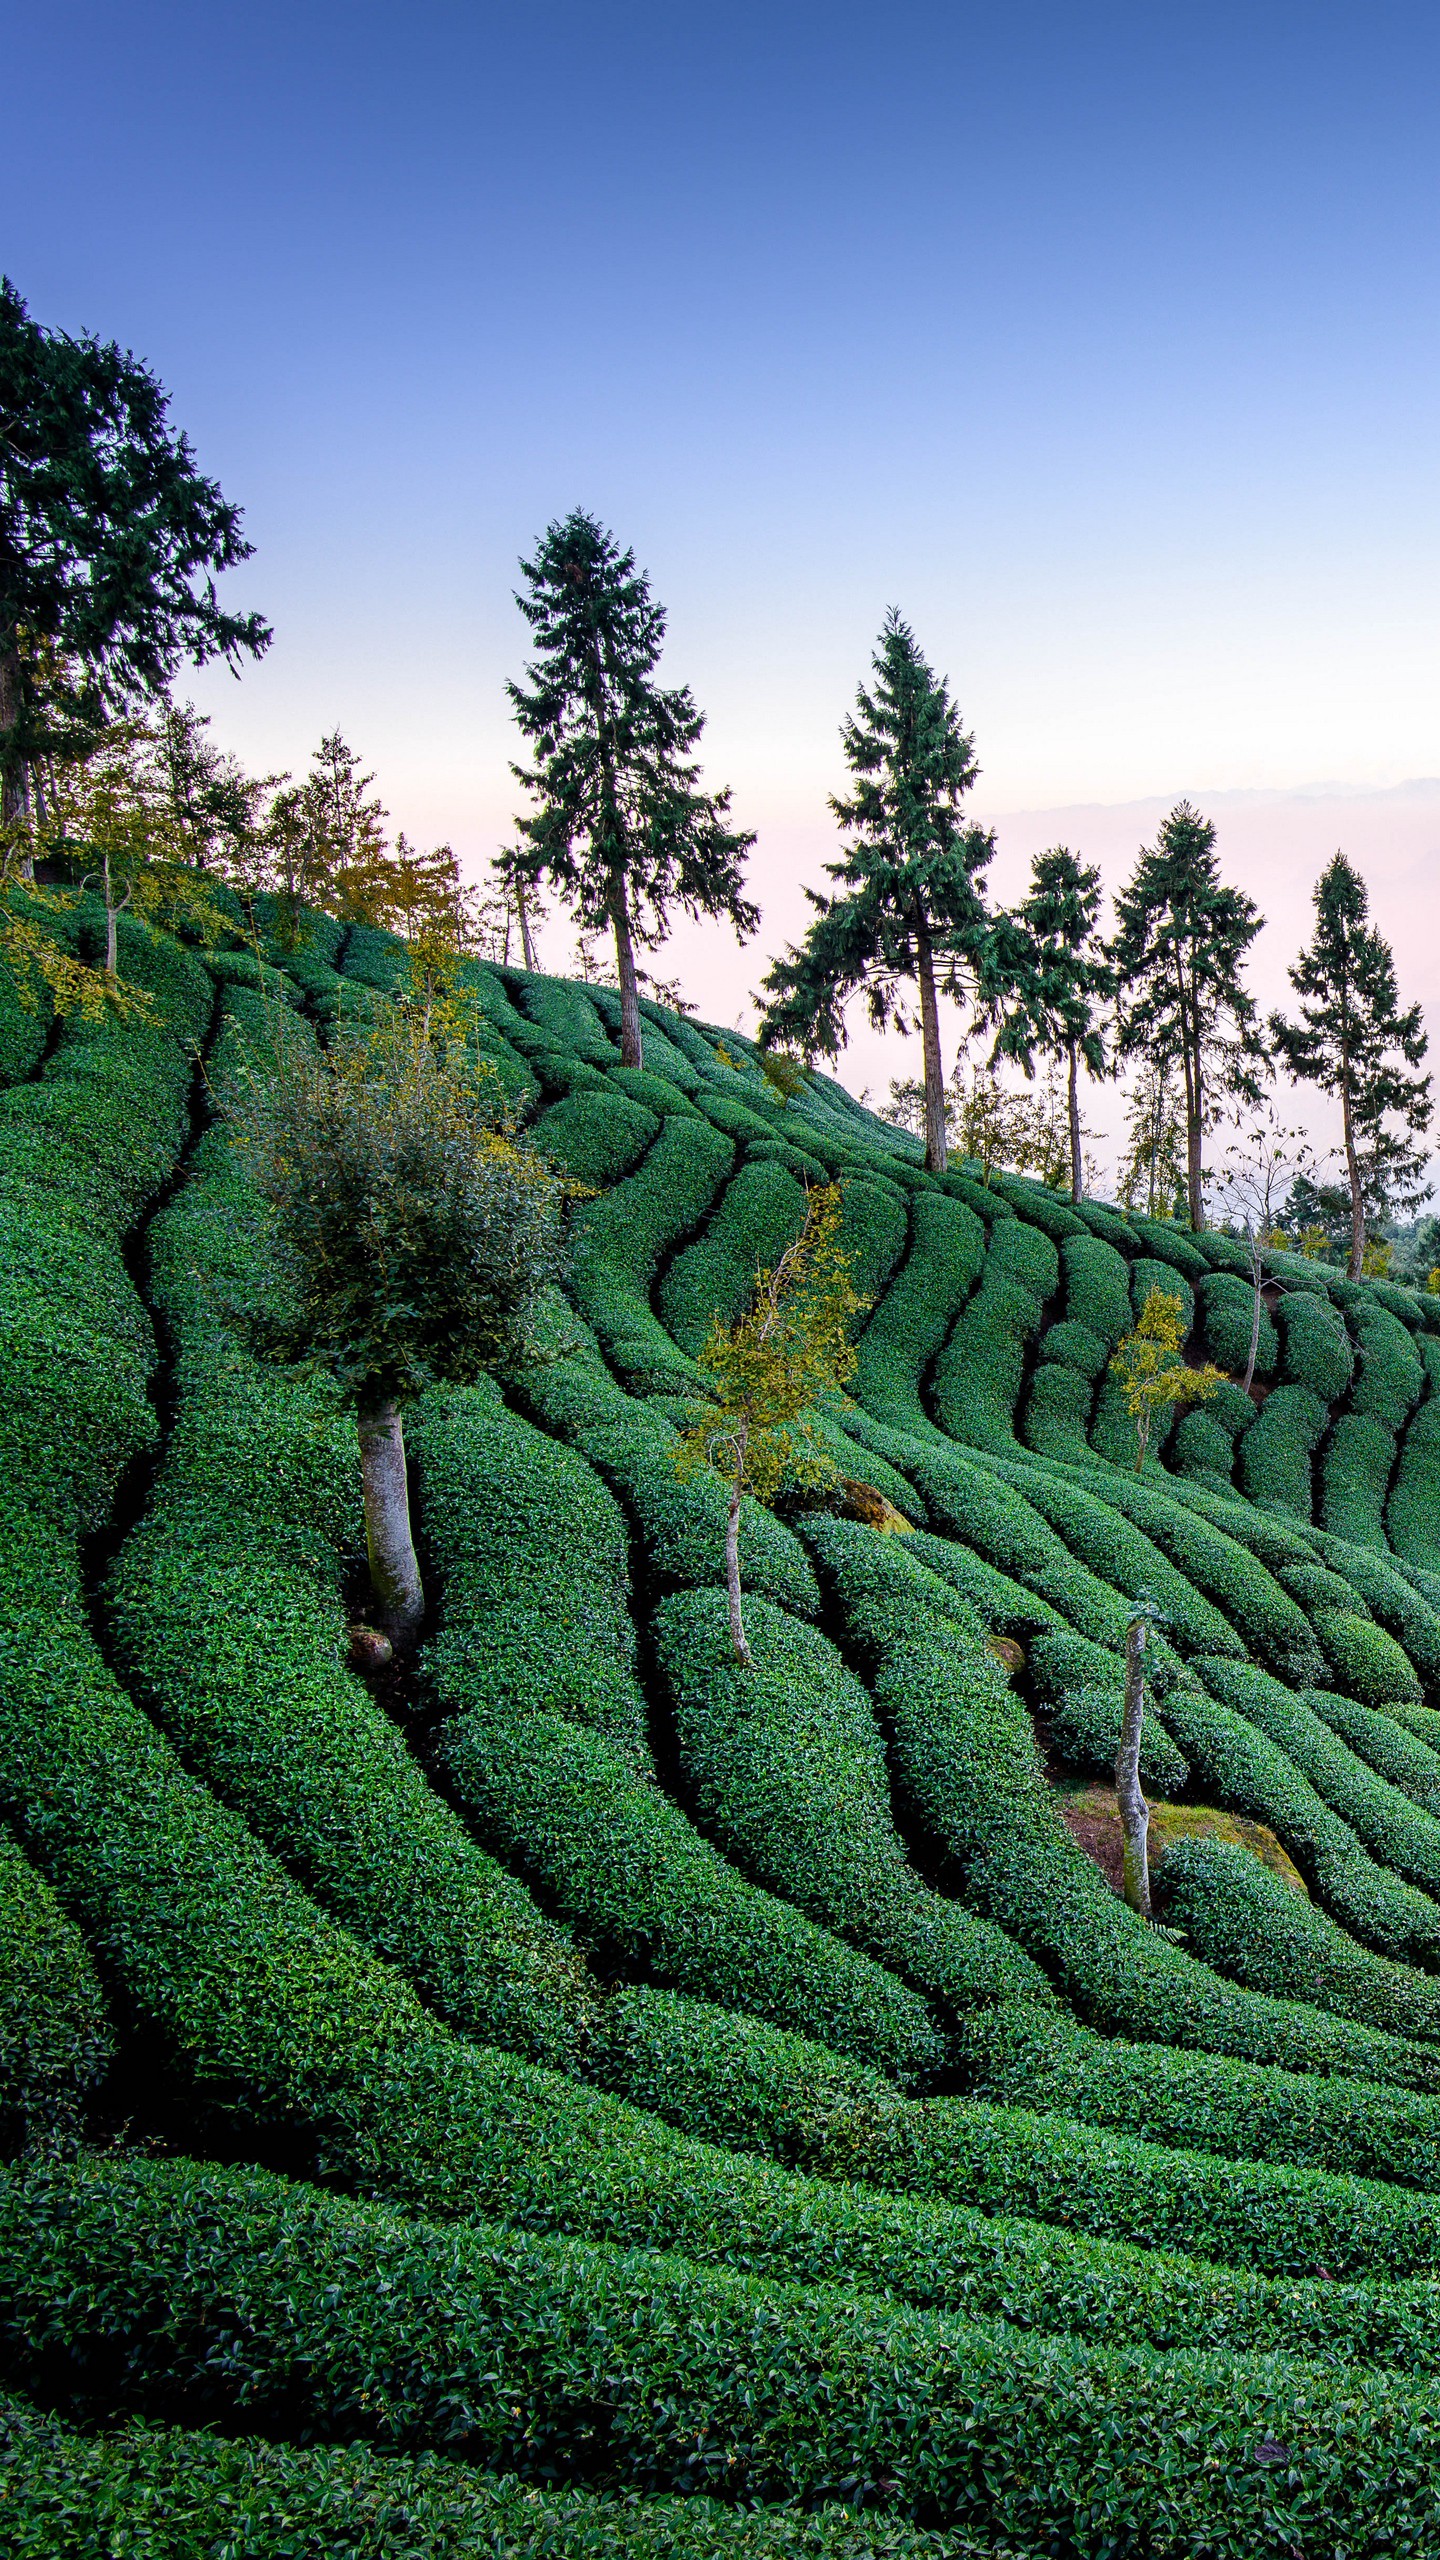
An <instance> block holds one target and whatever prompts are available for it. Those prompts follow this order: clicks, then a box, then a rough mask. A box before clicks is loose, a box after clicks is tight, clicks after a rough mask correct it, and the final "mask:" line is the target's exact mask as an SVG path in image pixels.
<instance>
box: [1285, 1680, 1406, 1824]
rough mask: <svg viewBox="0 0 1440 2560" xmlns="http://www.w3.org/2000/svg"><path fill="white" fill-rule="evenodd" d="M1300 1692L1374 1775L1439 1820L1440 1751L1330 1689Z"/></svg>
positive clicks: (1371, 1710)
mask: <svg viewBox="0 0 1440 2560" xmlns="http://www.w3.org/2000/svg"><path fill="white" fill-rule="evenodd" d="M1300 1694H1301V1697H1302V1699H1303V1701H1304V1703H1305V1705H1306V1706H1307V1707H1313V1708H1314V1710H1315V1713H1316V1714H1317V1716H1320V1717H1322V1718H1323V1720H1324V1722H1325V1723H1326V1724H1328V1725H1330V1726H1331V1727H1332V1728H1333V1730H1334V1731H1335V1732H1336V1733H1338V1734H1339V1735H1340V1736H1341V1738H1342V1740H1343V1741H1345V1742H1348V1743H1349V1745H1350V1748H1351V1750H1352V1751H1354V1752H1358V1754H1359V1756H1360V1758H1361V1759H1362V1760H1368V1762H1369V1764H1370V1766H1371V1768H1372V1769H1374V1770H1375V1771H1376V1772H1377V1774H1378V1775H1379V1776H1380V1777H1382V1778H1388V1779H1389V1781H1390V1784H1391V1786H1392V1787H1398V1788H1399V1790H1400V1792H1401V1794H1402V1795H1406V1796H1408V1797H1409V1798H1410V1801H1411V1803H1412V1804H1417V1805H1419V1806H1420V1808H1421V1811H1422V1812H1424V1813H1429V1814H1433V1815H1435V1816H1436V1817H1437V1818H1440V1752H1437V1751H1435V1750H1432V1748H1431V1746H1430V1744H1429V1743H1428V1742H1422V1741H1421V1740H1420V1738H1419V1736H1418V1735H1417V1734H1414V1733H1411V1732H1410V1731H1408V1729H1407V1728H1406V1727H1405V1726H1404V1725H1403V1724H1397V1722H1396V1720H1395V1718H1394V1716H1393V1715H1383V1714H1380V1713H1378V1712H1377V1711H1376V1709H1375V1708H1373V1707H1362V1706H1360V1705H1358V1704H1357V1702H1356V1700H1355V1699H1354V1698H1342V1697H1340V1696H1339V1695H1338V1694H1337V1692H1336V1691H1335V1690H1333V1689H1302V1691H1301V1693H1300Z"/></svg>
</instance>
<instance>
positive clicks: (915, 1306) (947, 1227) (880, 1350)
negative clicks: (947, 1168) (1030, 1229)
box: [855, 1191, 986, 1439]
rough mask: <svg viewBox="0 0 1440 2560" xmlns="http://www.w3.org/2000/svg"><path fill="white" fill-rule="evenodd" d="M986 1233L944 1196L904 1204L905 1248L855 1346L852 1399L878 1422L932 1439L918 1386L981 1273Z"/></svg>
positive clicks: (925, 1195) (928, 1194) (925, 1194)
mask: <svg viewBox="0 0 1440 2560" xmlns="http://www.w3.org/2000/svg"><path fill="white" fill-rule="evenodd" d="M985 1262H986V1253H985V1229H984V1227H983V1226H982V1225H981V1222H980V1220H979V1219H978V1218H977V1217H976V1215H975V1212H974V1210H973V1209H970V1208H967V1206H966V1205H965V1203H964V1201H962V1200H955V1199H952V1198H951V1197H950V1196H949V1195H948V1193H946V1192H943V1191H922V1192H920V1193H918V1194H917V1196H916V1197H915V1198H914V1199H913V1200H912V1202H911V1204H910V1244H909V1250H908V1252H907V1253H906V1256H905V1259H904V1261H903V1262H902V1263H901V1265H900V1268H899V1270H898V1271H897V1273H896V1274H895V1277H894V1279H893V1280H892V1281H891V1282H890V1285H889V1287H888V1288H887V1289H886V1291H885V1293H884V1295H883V1297H882V1298H881V1299H880V1302H879V1304H878V1306H877V1307H876V1308H875V1311H874V1313H873V1314H872V1315H871V1317H870V1318H869V1321H868V1322H867V1323H866V1324H865V1326H864V1327H863V1328H862V1330H861V1333H860V1336H859V1339H858V1341H857V1343H856V1357H857V1367H856V1371H855V1393H856V1395H857V1396H858V1397H859V1399H860V1401H861V1403H862V1404H864V1405H867V1406H868V1407H869V1408H870V1409H871V1411H872V1412H873V1413H875V1414H876V1415H877V1416H878V1417H879V1418H880V1420H881V1421H883V1422H888V1423H890V1424H891V1425H892V1426H893V1427H894V1428H895V1429H897V1430H900V1431H913V1432H918V1433H919V1435H920V1437H921V1438H922V1439H924V1438H926V1437H931V1438H938V1437H939V1434H938V1433H936V1432H935V1429H934V1426H933V1424H932V1423H931V1421H930V1419H929V1416H928V1415H927V1413H926V1412H925V1408H924V1406H923V1404H922V1402H921V1384H922V1381H923V1379H924V1378H925V1376H926V1373H927V1372H928V1370H929V1367H930V1363H931V1362H932V1360H933V1359H934V1358H935V1355H936V1353H937V1352H938V1351H939V1350H940V1347H941V1345H942V1343H943V1342H944V1340H945V1337H946V1335H947V1333H948V1332H949V1330H950V1326H951V1324H952V1322H953V1320H954V1318H955V1317H956V1315H957V1314H958V1313H959V1310H960V1309H961V1308H962V1307H963V1306H964V1304H965V1301H966V1299H967V1298H968V1297H969V1295H970V1292H971V1290H972V1289H973V1287H974V1286H975V1283H976V1281H977V1280H978V1279H979V1277H980V1274H981V1271H982V1270H983V1269H984V1267H985Z"/></svg>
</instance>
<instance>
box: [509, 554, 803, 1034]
mask: <svg viewBox="0 0 1440 2560" xmlns="http://www.w3.org/2000/svg"><path fill="white" fill-rule="evenodd" d="M520 569H521V575H522V577H523V578H524V581H525V585H524V590H523V592H522V593H520V594H518V595H517V597H516V599H515V600H516V603H517V604H518V605H519V607H520V610H521V612H522V613H523V615H524V616H525V619H526V621H527V623H528V624H529V626H530V629H531V631H532V633H533V634H534V640H535V650H536V654H535V657H534V658H533V659H532V661H531V663H530V664H529V666H528V667H527V668H526V671H525V674H526V682H525V683H524V684H523V685H518V684H511V685H509V686H507V688H506V689H507V691H508V693H509V696H510V701H511V704H512V706H513V709H514V712H515V718H516V721H517V723H518V725H519V728H520V732H521V735H522V737H524V738H526V739H528V740H529V742H530V744H531V747H532V749H533V751H534V762H533V764H531V765H529V766H523V765H515V766H513V767H512V770H513V772H514V773H515V776H516V778H517V780H518V781H520V782H521V783H523V785H524V787H525V789H526V790H527V791H528V792H529V793H530V795H531V798H532V800H533V801H534V804H535V805H534V809H533V811H532V813H531V815H530V816H528V817H523V818H521V819H520V821H519V828H520V842H519V845H518V846H517V847H516V849H515V852H514V855H513V859H512V858H511V857H507V862H509V864H510V871H511V877H512V878H513V880H515V881H516V882H521V881H523V882H524V884H525V885H526V886H527V887H528V886H529V885H530V884H532V883H535V884H539V883H540V882H542V881H545V880H549V881H552V882H553V883H554V885H555V887H556V888H557V889H558V890H559V891H560V893H561V895H562V896H563V897H565V898H567V899H568V900H569V901H570V905H571V908H572V911H573V913H574V915H575V918H576V921H577V923H578V924H579V925H580V926H581V927H582V929H585V930H588V931H590V932H598V931H599V930H601V929H602V928H608V930H609V931H610V932H611V933H612V934H613V935H614V938H615V960H616V969H617V974H618V978H619V987H620V1026H621V1027H620V1045H621V1053H622V1056H623V1058H624V1061H625V1064H626V1065H627V1066H630V1067H638V1066H639V1065H640V1064H641V1062H642V1057H643V1043H642V1034H641V1027H640V1004H639V988H638V985H637V981H636V968H635V949H636V945H637V944H639V945H641V946H642V947H644V948H647V949H653V948H654V947H655V946H656V945H657V944H658V943H660V942H663V941H664V939H665V936H666V934H667V932H668V930H669V921H670V910H671V908H672V906H679V907H681V908H683V909H684V911H685V913H686V914H687V915H691V916H715V917H723V918H724V919H726V920H727V921H728V922H729V923H730V924H732V925H733V926H734V928H735V931H736V932H737V934H739V935H740V936H741V937H742V938H743V937H744V936H745V935H746V934H749V933H752V932H753V931H754V929H755V926H756V925H757V924H758V923H759V920H760V914H759V909H758V908H757V907H755V906H753V905H752V904H751V902H750V901H749V899H748V898H746V896H745V895H744V890H743V879H744V868H745V857H746V855H747V853H748V852H749V850H750V848H751V846H752V845H753V843H754V841H755V839H754V836H753V835H748V834H745V833H742V832H739V831H737V830H736V829H735V828H733V827H731V825H730V824H729V812H730V794H729V792H728V791H715V792H706V791H702V790H701V789H700V787H699V785H700V768H699V765H698V764H697V763H696V762H695V760H694V750H695V748H696V747H697V745H698V744H699V741H700V736H701V732H702V730H703V728H704V725H705V723H704V719H703V717H702V715H701V713H700V712H699V711H698V710H697V709H696V706H695V700H694V696H693V695H692V694H691V692H690V690H689V688H688V686H682V687H679V688H678V689H676V688H669V687H666V686H664V685H662V684H660V683H659V682H658V681H657V678H656V669H657V667H658V665H659V662H660V652H661V647H662V644H663V641H664V637H665V614H664V609H663V607H662V606H660V605H659V604H657V603H656V601H655V599H654V597H653V596H652V595H651V592H650V582H649V580H648V578H646V577H644V576H643V575H642V574H640V572H638V571H637V569H636V567H635V554H634V552H633V551H621V550H620V549H619V547H618V545H617V544H616V542H615V540H614V537H613V536H612V535H611V534H609V533H607V532H606V531H605V530H604V528H603V527H602V526H601V525H599V524H597V523H596V521H595V518H594V517H593V516H588V515H585V514H583V513H582V512H580V511H579V510H577V511H576V513H575V514H574V515H571V516H567V517H566V518H565V521H564V522H563V524H552V525H550V526H549V527H548V528H547V530H546V533H545V535H544V538H543V540H542V541H541V542H540V544H539V546H538V548H537V550H536V553H535V557H534V559H533V560H522V561H521V564H520Z"/></svg>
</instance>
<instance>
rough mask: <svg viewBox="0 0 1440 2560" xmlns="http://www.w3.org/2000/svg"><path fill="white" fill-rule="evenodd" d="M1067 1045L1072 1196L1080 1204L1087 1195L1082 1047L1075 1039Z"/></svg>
mask: <svg viewBox="0 0 1440 2560" xmlns="http://www.w3.org/2000/svg"><path fill="white" fill-rule="evenodd" d="M1067 1046H1068V1048H1069V1051H1070V1197H1071V1199H1072V1200H1073V1201H1075V1202H1076V1203H1077V1205H1078V1203H1079V1202H1080V1201H1081V1200H1083V1199H1084V1197H1085V1160H1084V1158H1083V1156H1082V1155H1081V1152H1080V1049H1079V1044H1078V1042H1076V1041H1074V1040H1071V1041H1070V1042H1068V1043H1067Z"/></svg>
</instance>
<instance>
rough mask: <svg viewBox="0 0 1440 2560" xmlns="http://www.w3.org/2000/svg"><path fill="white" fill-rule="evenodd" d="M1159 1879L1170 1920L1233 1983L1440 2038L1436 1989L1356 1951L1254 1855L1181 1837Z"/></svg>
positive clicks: (1391, 2030) (1393, 2031)
mask: <svg viewBox="0 0 1440 2560" xmlns="http://www.w3.org/2000/svg"><path fill="white" fill-rule="evenodd" d="M1161 1872H1162V1875H1163V1880H1164V1883H1163V1891H1164V1902H1165V1916H1166V1918H1167V1920H1169V1921H1170V1922H1172V1923H1173V1924H1174V1925H1175V1926H1176V1927H1178V1928H1181V1929H1183V1930H1184V1932H1185V1935H1186V1937H1187V1938H1188V1939H1189V1941H1190V1943H1191V1945H1192V1946H1193V1947H1194V1948H1195V1950H1196V1952H1197V1954H1199V1955H1201V1956H1202V1957H1203V1958H1204V1960H1205V1962H1206V1964H1209V1965H1213V1966H1214V1967H1215V1969H1216V1971H1217V1973H1224V1974H1228V1975H1229V1977H1230V1979H1231V1981H1232V1982H1243V1983H1244V1984H1245V1985H1246V1986H1247V1987H1248V1989H1250V1990H1251V1991H1268V1992H1271V1993H1273V1994H1274V1996H1275V1997H1276V1998H1277V1999H1281V2000H1313V2001H1314V2002H1315V2003H1316V2005H1317V2007H1319V2008H1321V2009H1333V2010H1334V2011H1335V2012H1336V2013H1337V2015H1338V2016H1340V2017H1342V2018H1358V2019H1359V2020H1360V2021H1361V2023H1362V2024H1363V2025H1365V2026H1370V2027H1380V2028H1383V2029H1384V2030H1385V2032H1386V2033H1387V2034H1389V2035H1396V2036H1421V2037H1426V2038H1429V2039H1430V2040H1431V2041H1432V2042H1434V2041H1435V2040H1436V2039H1440V1983H1437V1982H1436V1981H1434V1980H1433V1979H1432V1978H1431V1977H1429V1976H1427V1975H1425V1974H1421V1973H1416V1972H1415V1971H1414V1970H1413V1968H1412V1967H1411V1966H1409V1965H1402V1964H1392V1963H1390V1962H1389V1961H1388V1959H1387V1958H1386V1957H1384V1956H1375V1955H1371V1954H1370V1953H1369V1952H1368V1950H1367V1949H1366V1948H1364V1947H1358V1946H1357V1945H1356V1944H1355V1941H1354V1940H1353V1938H1347V1937H1346V1935H1345V1932H1344V1930H1343V1929H1339V1928H1337V1927H1336V1925H1335V1922H1334V1921H1333V1920H1332V1919H1331V1918H1330V1917H1329V1914H1328V1913H1327V1912H1324V1911H1318V1910H1317V1909H1316V1907H1315V1905H1314V1903H1313V1902H1311V1901H1309V1900H1308V1899H1307V1897H1306V1896H1305V1895H1304V1894H1302V1893H1298V1892H1297V1891H1296V1889H1295V1887H1294V1885H1292V1884H1287V1883H1286V1882H1285V1881H1284V1878H1283V1877H1281V1876H1277V1875H1273V1874H1272V1873H1271V1871H1270V1869H1269V1868H1268V1867H1266V1866H1262V1864H1261V1862H1260V1860H1259V1859H1258V1858H1256V1857H1253V1856H1252V1855H1251V1853H1250V1851H1249V1850H1248V1849H1243V1848H1237V1847H1235V1846H1234V1845H1233V1844H1232V1843H1230V1842H1227V1841H1222V1840H1179V1841H1177V1842H1176V1843H1175V1846H1174V1847H1173V1848H1171V1849H1168V1850H1167V1851H1166V1853H1165V1863H1164V1867H1163V1869H1162V1871H1161Z"/></svg>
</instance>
